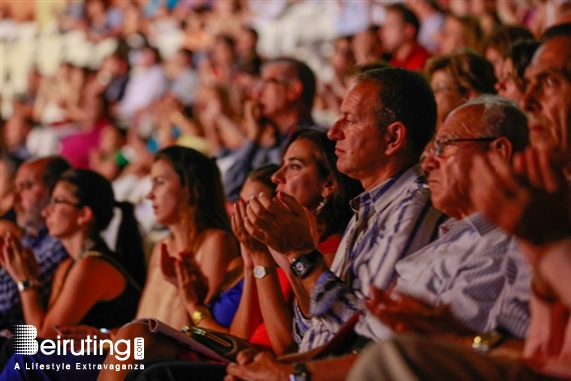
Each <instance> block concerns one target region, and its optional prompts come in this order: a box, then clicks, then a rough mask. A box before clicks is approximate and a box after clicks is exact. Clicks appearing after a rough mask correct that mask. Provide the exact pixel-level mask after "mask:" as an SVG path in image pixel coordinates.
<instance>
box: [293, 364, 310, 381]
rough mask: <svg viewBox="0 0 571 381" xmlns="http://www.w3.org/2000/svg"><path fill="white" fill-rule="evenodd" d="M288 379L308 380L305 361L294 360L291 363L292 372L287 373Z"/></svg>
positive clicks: (296, 380) (308, 374)
mask: <svg viewBox="0 0 571 381" xmlns="http://www.w3.org/2000/svg"><path fill="white" fill-rule="evenodd" d="M289 381H310V373H309V372H308V371H307V367H306V366H305V363H302V362H296V363H294V364H293V373H292V374H290V375H289Z"/></svg>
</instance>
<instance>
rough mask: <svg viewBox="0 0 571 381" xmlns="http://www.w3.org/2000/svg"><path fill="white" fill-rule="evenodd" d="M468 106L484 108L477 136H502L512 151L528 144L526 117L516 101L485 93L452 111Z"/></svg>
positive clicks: (520, 149)
mask: <svg viewBox="0 0 571 381" xmlns="http://www.w3.org/2000/svg"><path fill="white" fill-rule="evenodd" d="M470 106H482V107H483V108H484V111H483V113H482V117H481V119H480V122H481V127H482V128H480V129H479V132H478V135H479V136H478V137H490V136H495V137H500V136H504V137H506V138H507V139H508V140H509V141H510V142H511V143H512V146H513V150H514V152H519V151H523V150H524V148H525V147H526V146H527V145H528V144H529V131H528V128H527V117H526V116H525V114H524V112H523V111H522V110H521V108H520V107H519V106H518V104H517V103H516V102H514V101H512V100H510V99H506V98H502V97H500V96H497V95H491V94H486V95H481V96H479V97H478V98H476V99H474V100H471V101H469V102H467V103H465V104H463V105H462V106H460V107H458V108H457V109H456V110H454V111H458V110H460V109H463V108H465V107H470Z"/></svg>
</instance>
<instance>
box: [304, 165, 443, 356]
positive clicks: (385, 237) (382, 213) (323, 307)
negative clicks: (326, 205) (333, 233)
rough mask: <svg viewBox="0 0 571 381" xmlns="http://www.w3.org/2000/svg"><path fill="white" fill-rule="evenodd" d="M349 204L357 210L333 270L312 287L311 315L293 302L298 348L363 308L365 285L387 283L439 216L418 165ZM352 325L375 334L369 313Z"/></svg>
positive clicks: (315, 342)
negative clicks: (398, 264) (306, 313)
mask: <svg viewBox="0 0 571 381" xmlns="http://www.w3.org/2000/svg"><path fill="white" fill-rule="evenodd" d="M351 206H352V208H353V210H354V212H355V215H354V216H353V218H352V219H351V221H350V222H349V226H348V227H347V229H346V231H345V234H344V236H343V239H342V241H341V244H340V245H339V248H338V250H337V253H336V254H335V259H334V260H333V264H332V265H331V271H326V272H325V273H323V274H322V275H321V277H320V278H319V280H318V282H317V285H316V286H315V288H314V289H313V291H312V293H311V302H310V316H311V318H310V319H306V318H304V317H303V316H302V314H301V312H300V311H299V309H298V308H297V307H296V311H295V312H296V313H295V315H296V319H295V322H294V332H295V336H296V340H298V343H299V351H300V352H305V351H308V350H310V349H312V348H315V347H317V346H320V345H322V344H325V343H326V342H327V341H329V340H330V339H331V338H332V337H333V335H335V333H336V332H337V331H338V330H339V328H340V327H341V326H342V325H343V323H344V322H346V321H347V320H349V318H350V317H351V316H352V315H353V314H354V313H355V312H356V311H362V312H364V311H365V307H364V304H363V301H364V300H365V299H366V298H367V297H368V296H369V286H370V285H371V284H374V285H376V286H377V287H381V288H385V287H386V286H387V285H389V284H390V283H391V281H392V280H393V278H394V276H395V264H396V262H397V261H398V260H399V259H401V258H404V257H405V256H407V255H408V254H410V253H414V252H415V251H417V250H418V249H420V248H422V247H423V246H425V245H426V244H427V243H428V242H429V241H430V238H431V237H432V235H433V233H434V231H435V228H436V226H437V224H438V221H439V218H440V217H441V213H440V212H438V211H437V210H436V209H434V208H432V204H431V202H430V191H429V189H428V186H427V185H426V180H425V178H424V175H423V174H422V170H421V169H420V168H419V167H418V166H414V167H412V168H410V169H408V170H406V171H404V172H402V173H400V174H398V175H396V176H395V177H393V178H391V179H389V180H387V181H386V182H384V183H383V184H381V185H379V186H377V187H375V188H374V189H372V190H370V191H366V192H364V193H362V194H361V195H360V196H358V197H357V198H355V199H354V200H352V201H351ZM355 329H356V332H357V333H358V334H360V335H362V336H365V337H369V338H372V339H375V338H376V336H375V333H374V332H373V331H372V329H371V328H370V327H369V321H368V320H367V319H362V320H361V321H360V322H359V323H358V324H357V326H356V328H355Z"/></svg>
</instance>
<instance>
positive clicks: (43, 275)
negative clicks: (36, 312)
mask: <svg viewBox="0 0 571 381" xmlns="http://www.w3.org/2000/svg"><path fill="white" fill-rule="evenodd" d="M22 244H23V245H24V247H27V248H30V249H31V250H32V251H33V252H34V255H35V256H36V259H37V260H38V264H39V266H40V273H39V277H38V282H39V284H38V292H39V295H40V300H41V302H42V306H44V307H46V306H47V304H48V300H49V296H50V292H51V283H52V279H53V276H54V272H55V270H56V268H57V266H58V265H59V263H60V262H61V261H63V260H64V259H65V258H67V256H68V255H67V253H66V251H65V249H64V248H63V246H62V244H61V242H60V241H59V240H58V239H56V238H54V237H51V236H50V235H49V234H48V230H47V229H46V228H45V227H44V228H42V230H40V233H39V234H38V236H37V237H31V236H29V235H26V236H25V237H24V238H22ZM0 317H1V319H0V321H1V323H0V329H4V328H7V329H11V327H12V325H13V324H21V323H22V322H23V320H24V318H23V314H22V306H21V303H20V294H19V292H18V286H17V285H16V282H14V281H13V280H12V278H11V277H10V274H8V271H6V269H4V268H0Z"/></svg>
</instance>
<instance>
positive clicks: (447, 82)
mask: <svg viewBox="0 0 571 381" xmlns="http://www.w3.org/2000/svg"><path fill="white" fill-rule="evenodd" d="M430 87H432V91H433V92H434V98H435V99H436V106H437V109H438V126H440V125H442V123H444V120H445V119H446V117H447V116H448V114H450V112H451V111H452V110H454V109H455V108H456V107H458V106H460V105H462V104H463V103H465V102H466V98H465V97H464V95H463V94H462V93H461V92H460V88H459V87H458V85H457V84H456V82H455V81H454V78H452V75H451V74H450V73H449V72H448V70H437V71H435V72H434V73H433V74H432V77H431V78H430Z"/></svg>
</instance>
